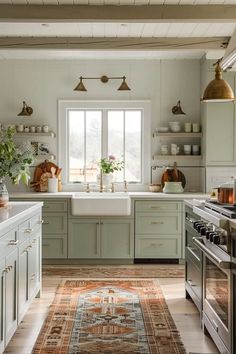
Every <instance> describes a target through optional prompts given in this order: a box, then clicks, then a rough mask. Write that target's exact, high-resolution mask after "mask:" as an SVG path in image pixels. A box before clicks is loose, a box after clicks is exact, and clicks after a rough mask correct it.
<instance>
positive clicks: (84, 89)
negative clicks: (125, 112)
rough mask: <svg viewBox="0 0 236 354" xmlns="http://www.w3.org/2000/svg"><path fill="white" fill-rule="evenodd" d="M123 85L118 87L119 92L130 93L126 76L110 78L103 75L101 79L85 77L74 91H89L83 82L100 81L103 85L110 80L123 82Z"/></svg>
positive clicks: (81, 77)
mask: <svg viewBox="0 0 236 354" xmlns="http://www.w3.org/2000/svg"><path fill="white" fill-rule="evenodd" d="M121 79H122V83H121V85H120V86H119V87H118V89H117V90H118V91H130V88H129V86H128V85H127V83H126V81H125V80H126V77H125V76H120V77H108V76H106V75H103V76H101V77H83V76H80V81H79V83H78V85H77V86H76V87H75V88H74V91H87V89H86V87H85V86H84V83H83V80H100V81H101V82H102V83H104V84H106V83H107V82H108V81H109V80H121Z"/></svg>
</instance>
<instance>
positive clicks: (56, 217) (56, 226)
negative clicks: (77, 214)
mask: <svg viewBox="0 0 236 354" xmlns="http://www.w3.org/2000/svg"><path fill="white" fill-rule="evenodd" d="M43 219H44V223H43V235H44V234H65V233H67V214H65V213H61V214H60V213H59V212H58V213H48V214H46V215H45V214H44V215H43Z"/></svg>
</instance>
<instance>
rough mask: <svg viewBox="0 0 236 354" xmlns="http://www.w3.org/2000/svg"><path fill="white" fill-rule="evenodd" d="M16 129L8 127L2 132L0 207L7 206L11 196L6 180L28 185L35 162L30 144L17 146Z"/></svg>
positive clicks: (0, 133)
mask: <svg viewBox="0 0 236 354" xmlns="http://www.w3.org/2000/svg"><path fill="white" fill-rule="evenodd" d="M14 134H15V129H13V128H10V127H8V128H7V129H3V130H1V131H0V207H4V206H6V205H7V203H8V200H9V196H8V192H7V188H6V185H5V178H6V177H9V179H10V180H11V182H12V183H14V184H19V182H20V181H21V180H22V182H23V183H25V184H28V181H29V178H30V171H29V166H30V165H32V163H33V162H34V158H35V154H34V151H33V149H32V147H31V144H30V142H28V141H25V142H23V143H22V144H21V145H17V144H16V143H15V141H14Z"/></svg>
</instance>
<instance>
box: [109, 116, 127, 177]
mask: <svg viewBox="0 0 236 354" xmlns="http://www.w3.org/2000/svg"><path fill="white" fill-rule="evenodd" d="M109 155H113V156H115V158H116V159H118V160H120V161H121V160H124V111H108V156H109ZM114 179H115V180H116V181H122V180H124V171H117V172H116V173H114Z"/></svg>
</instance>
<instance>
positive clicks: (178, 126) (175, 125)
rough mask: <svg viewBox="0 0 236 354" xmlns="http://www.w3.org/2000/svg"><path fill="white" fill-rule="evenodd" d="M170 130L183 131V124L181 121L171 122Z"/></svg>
mask: <svg viewBox="0 0 236 354" xmlns="http://www.w3.org/2000/svg"><path fill="white" fill-rule="evenodd" d="M169 126H170V130H171V131H172V132H175V133H177V132H180V131H181V124H180V123H179V122H169Z"/></svg>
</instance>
